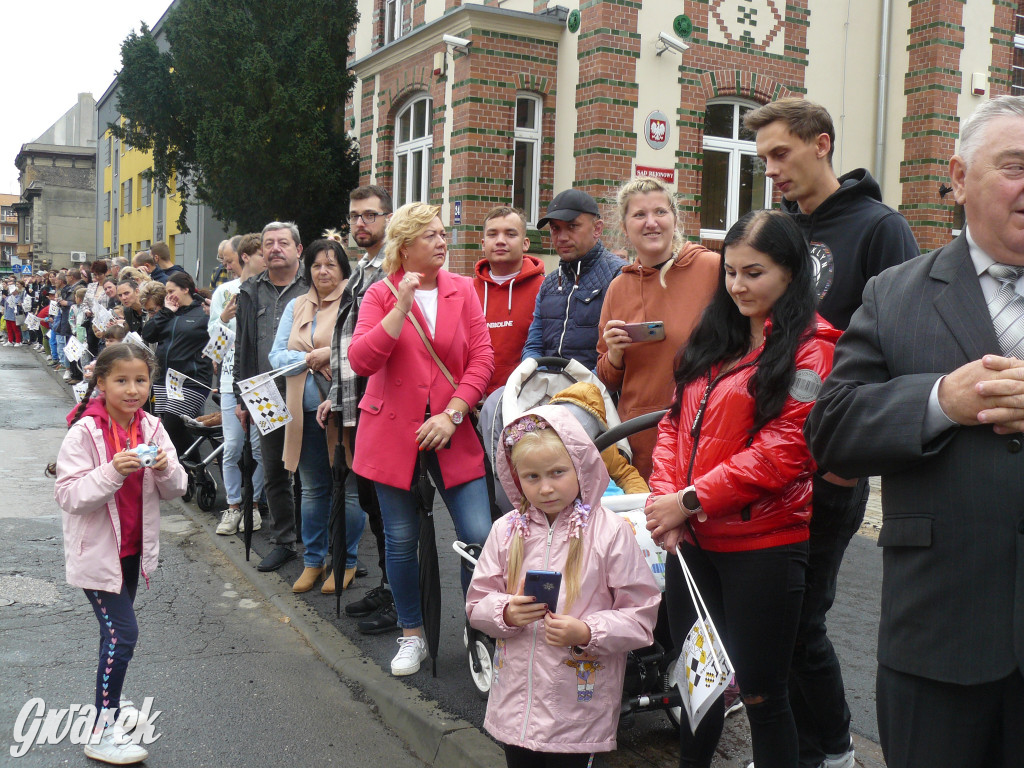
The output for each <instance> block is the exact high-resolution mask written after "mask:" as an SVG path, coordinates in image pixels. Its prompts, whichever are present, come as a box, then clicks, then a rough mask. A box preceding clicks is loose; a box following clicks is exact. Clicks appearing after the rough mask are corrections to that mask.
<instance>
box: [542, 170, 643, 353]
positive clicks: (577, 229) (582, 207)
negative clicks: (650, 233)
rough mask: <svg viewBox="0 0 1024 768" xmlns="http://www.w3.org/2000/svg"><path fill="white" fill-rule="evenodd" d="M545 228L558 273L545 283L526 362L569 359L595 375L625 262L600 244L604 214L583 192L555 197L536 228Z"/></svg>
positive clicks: (563, 193) (575, 190) (571, 190)
mask: <svg viewBox="0 0 1024 768" xmlns="http://www.w3.org/2000/svg"><path fill="white" fill-rule="evenodd" d="M545 226H550V228H551V244H552V246H554V249H555V252H556V253H558V258H559V262H558V269H556V270H554V271H553V272H552V273H551V274H549V275H548V276H547V277H545V278H544V282H543V284H542V285H541V287H540V292H539V293H538V294H537V303H536V305H535V306H534V310H533V323H532V324H531V325H530V333H529V335H528V337H527V339H526V347H525V348H524V349H523V359H524V360H525V359H526V358H528V357H549V356H554V357H566V358H570V359H572V360H578V361H579V362H581V363H583V365H585V366H586V367H587V368H588V369H590V370H593V369H594V367H595V366H596V365H597V335H598V321H599V320H600V319H601V305H602V304H603V303H604V295H605V291H606V290H607V288H608V284H609V283H610V282H611V281H612V280H614V279H615V278H616V277H617V276H618V275H619V271H620V270H621V269H622V267H624V266H625V265H626V262H625V261H623V260H622V259H620V258H619V257H618V256H616V255H614V254H613V253H612V252H611V251H609V250H608V249H607V248H605V247H604V246H603V245H602V244H601V241H600V240H599V238H600V237H601V230H602V229H603V228H604V222H603V221H601V211H600V210H599V209H598V207H597V203H596V202H595V201H594V198H592V197H591V196H590V195H588V194H587V193H586V192H584V191H583V190H581V189H567V190H565V191H564V192H561V193H559V194H557V195H555V199H554V200H552V201H551V204H550V205H548V210H547V214H545V216H544V218H542V219H541V220H540V221H538V222H537V227H538V228H539V229H544V227H545Z"/></svg>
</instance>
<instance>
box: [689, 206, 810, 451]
mask: <svg viewBox="0 0 1024 768" xmlns="http://www.w3.org/2000/svg"><path fill="white" fill-rule="evenodd" d="M739 244H743V245H747V246H749V247H750V248H753V249H754V250H755V251H759V252H761V253H763V254H765V255H767V256H768V257H770V258H771V260H772V261H774V262H775V263H776V264H778V265H779V266H781V267H785V268H786V269H787V270H789V273H790V276H791V278H792V279H791V281H790V283H789V285H788V286H787V287H786V292H785V293H783V294H782V296H780V297H779V299H778V301H776V302H775V306H774V307H772V313H771V320H772V330H771V333H770V334H768V335H767V336H766V337H765V343H764V349H763V350H762V352H761V355H760V357H759V358H758V361H757V372H756V373H755V374H754V375H753V376H752V377H751V378H750V383H749V384H748V385H747V391H748V392H749V393H750V396H751V397H752V398H754V424H753V426H752V427H751V430H750V432H751V434H753V433H755V432H757V431H758V430H759V429H760V428H761V427H763V426H764V425H765V424H766V423H768V422H769V421H771V420H772V419H774V418H775V417H776V416H778V415H779V414H780V413H781V412H782V406H783V405H784V404H785V402H786V395H787V394H788V393H789V389H790V387H791V386H792V384H793V377H794V375H795V374H796V351H797V348H798V347H799V346H800V343H801V341H803V339H804V338H805V337H806V336H808V335H809V334H810V333H811V324H812V323H813V321H814V318H815V297H814V279H813V275H812V265H811V255H810V250H809V248H808V246H807V241H806V240H805V239H804V236H803V233H802V232H800V229H799V228H798V227H797V225H796V224H795V223H794V222H793V220H792V219H791V218H790V216H789V215H788V214H785V213H783V212H781V211H751V212H750V213H748V214H747V215H745V216H744V217H743V218H741V219H740V220H739V221H737V222H736V223H735V224H734V225H733V226H732V228H731V229H730V230H729V232H728V233H727V234H726V236H725V241H724V243H723V245H722V267H721V270H720V276H719V279H718V289H717V290H716V291H715V295H714V298H712V299H711V304H709V305H708V307H707V309H705V310H704V314H703V315H702V316H701V319H700V322H699V323H698V324H697V327H696V328H695V329H694V330H693V333H692V334H691V336H690V340H689V342H688V343H687V345H686V348H685V350H684V352H683V354H682V356H681V357H680V358H679V360H678V362H677V363H676V370H675V381H676V397H675V401H674V402H673V404H672V411H671V415H672V417H673V418H678V417H679V409H680V405H681V398H682V394H683V390H684V389H685V388H686V385H687V384H689V383H690V382H691V381H694V380H696V379H699V378H701V377H703V376H706V375H707V374H708V371H709V370H710V369H711V368H712V366H714V365H715V364H717V363H722V362H725V361H728V360H736V359H737V358H740V357H742V356H743V355H744V354H746V352H747V350H748V349H749V348H750V319H749V318H747V317H744V316H743V315H742V314H741V313H740V311H739V308H738V307H737V306H736V302H734V301H733V299H732V297H731V296H730V295H729V292H728V291H727V290H726V288H725V254H726V253H728V251H729V248H730V247H731V246H733V245H739Z"/></svg>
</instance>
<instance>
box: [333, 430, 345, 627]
mask: <svg viewBox="0 0 1024 768" xmlns="http://www.w3.org/2000/svg"><path fill="white" fill-rule="evenodd" d="M348 472H349V469H348V463H347V462H346V460H345V445H344V444H343V442H342V441H341V440H340V439H339V440H338V445H337V446H336V447H335V448H334V467H333V468H332V470H331V474H332V475H333V477H334V487H333V488H332V489H331V517H330V520H329V521H328V529H329V530H330V532H331V553H332V554H331V568H332V569H333V570H334V598H335V603H334V610H335V613H336V615H338V616H341V591H342V585H343V584H344V583H345V565H346V560H347V559H348V531H347V530H346V527H345V480H346V479H348Z"/></svg>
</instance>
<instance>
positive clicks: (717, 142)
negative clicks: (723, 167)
mask: <svg viewBox="0 0 1024 768" xmlns="http://www.w3.org/2000/svg"><path fill="white" fill-rule="evenodd" d="M723 104H730V105H732V107H733V118H732V123H733V128H732V138H730V139H727V138H724V137H722V136H704V138H703V144H702V148H701V151H702V152H703V151H706V150H709V149H710V150H712V151H715V152H724V153H727V154H728V155H729V166H728V179H727V182H726V200H725V229H722V230H719V229H704V228H701V230H700V236H701V237H702V238H704V239H706V240H723V239H724V238H725V233H726V232H728V230H729V228H730V227H731V226H732V225H733V224H735V223H736V221H737V220H738V219H739V218H740V216H739V202H740V161H741V160H742V158H743V157H744V156H746V157H753V158H755V159H756V158H757V144H755V143H754V142H753V141H747V140H745V139H741V138H739V113H740V109H741V108H742V107H756V106H758V105H757V104H754V103H751V102H748V101H743V100H741V99H718V100H715V101H709V102H708V104H707V106H708V107H712V106H721V105H723ZM702 186H703V182H702ZM702 194H703V189H702ZM764 199H765V201H766V202H768V204H769V206H770V205H771V202H770V201H771V199H772V180H771V179H769V178H768V177H767V176H766V177H765V180H764ZM702 201H703V200H702Z"/></svg>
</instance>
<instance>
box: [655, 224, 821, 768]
mask: <svg viewBox="0 0 1024 768" xmlns="http://www.w3.org/2000/svg"><path fill="white" fill-rule="evenodd" d="M722 264H723V276H722V281H721V283H720V285H719V287H718V290H717V292H716V293H715V296H714V298H713V299H712V302H711V305H710V306H709V307H708V309H707V310H706V311H705V313H704V316H703V317H702V318H701V321H700V323H699V324H698V326H697V328H696V329H695V330H694V332H693V335H692V336H691V338H690V341H689V343H688V346H687V347H686V350H685V353H684V354H683V356H682V358H681V359H680V361H679V363H678V365H677V366H676V371H675V380H676V395H675V400H674V402H673V405H672V408H671V410H670V411H669V413H668V415H666V416H665V418H664V419H662V421H661V424H660V425H659V426H658V440H657V444H656V446H655V449H654V457H653V460H654V470H653V473H652V475H651V483H650V484H651V489H652V491H653V493H652V494H651V497H650V499H649V501H648V507H647V518H648V525H647V527H648V528H649V529H651V531H652V532H653V536H654V540H655V541H656V542H661V544H662V546H663V547H664V548H665V549H666V550H668V551H670V552H674V551H675V550H676V547H677V546H679V548H680V549H681V551H682V553H683V556H684V558H685V560H686V564H687V567H688V568H689V569H690V571H691V573H692V574H693V576H694V579H695V580H696V582H697V586H698V588H699V590H700V592H701V595H702V596H703V598H704V601H705V603H706V604H707V607H708V610H709V612H710V614H711V618H712V619H713V621H714V622H715V624H716V626H717V628H718V631H719V632H720V633H721V634H722V639H723V641H724V643H725V647H726V650H727V651H728V653H729V656H730V658H731V659H732V662H733V665H734V666H735V669H736V681H737V683H738V684H739V686H740V690H741V692H742V695H743V698H744V703H745V704H746V705H747V717H748V719H749V721H750V731H751V740H752V742H753V747H754V762H755V763H756V765H757V768H776V767H779V768H781V767H782V766H786V767H787V768H795V766H796V765H797V758H798V753H799V749H798V742H797V733H796V725H795V723H794V721H793V715H792V712H791V711H790V708H789V697H788V693H787V679H788V671H789V665H790V660H791V658H792V655H793V647H794V644H795V641H796V631H797V622H798V620H799V616H800V604H801V601H802V597H803V591H804V571H805V569H806V565H807V540H808V523H809V522H810V518H811V478H812V475H813V473H814V471H815V464H814V461H813V460H812V459H811V455H810V452H809V451H808V449H807V444H806V442H805V440H804V436H803V425H804V420H805V419H806V418H807V414H808V413H809V412H810V409H811V406H812V405H813V404H814V400H815V398H816V397H817V394H818V391H819V390H820V388H821V384H822V381H823V380H824V379H825V377H826V376H827V375H828V373H829V371H830V370H831V368H832V354H833V351H834V348H835V342H836V339H838V338H839V332H838V331H836V330H835V329H833V328H832V327H831V326H830V325H828V323H826V322H825V321H824V320H822V319H821V318H820V317H818V316H817V315H816V314H815V310H814V307H815V298H814V293H813V284H814V282H813V275H812V266H811V259H810V255H809V253H808V247H807V242H806V241H805V240H804V238H803V235H802V234H801V233H800V230H799V229H798V228H797V227H796V225H795V224H794V223H793V221H792V220H791V219H790V217H789V216H787V215H786V214H783V213H781V212H778V211H756V212H752V213H750V214H748V215H746V216H744V217H743V218H742V219H740V220H739V221H738V222H737V223H736V224H735V225H734V226H733V227H732V229H730V230H729V233H728V234H727V235H726V238H725V242H724V245H723V261H722ZM665 600H666V603H667V606H668V615H669V625H670V628H671V630H672V639H673V642H674V644H675V645H676V647H681V646H682V641H683V639H684V638H685V637H686V634H687V633H688V632H689V630H690V627H691V626H692V625H693V622H694V620H695V618H696V616H695V611H694V608H693V604H692V602H691V599H690V595H689V591H688V589H687V587H686V584H685V582H684V580H683V575H682V569H681V567H680V566H679V563H678V561H677V560H676V558H674V557H672V558H669V559H668V567H667V569H666V589H665ZM724 710H725V707H724V701H723V700H722V699H721V698H719V699H718V701H716V702H715V704H714V706H713V707H712V709H711V710H710V711H709V712H708V713H707V715H706V716H705V717H704V720H703V721H702V722H701V723H700V725H699V727H698V728H697V732H696V734H693V733H691V732H690V729H689V725H688V724H684V725H683V726H682V728H681V729H680V743H681V750H680V766H710V765H711V759H712V757H713V755H714V750H715V746H716V745H717V743H718V738H719V736H720V735H721V730H722V723H723V720H724Z"/></svg>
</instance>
